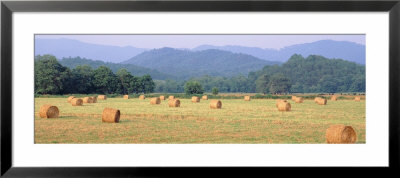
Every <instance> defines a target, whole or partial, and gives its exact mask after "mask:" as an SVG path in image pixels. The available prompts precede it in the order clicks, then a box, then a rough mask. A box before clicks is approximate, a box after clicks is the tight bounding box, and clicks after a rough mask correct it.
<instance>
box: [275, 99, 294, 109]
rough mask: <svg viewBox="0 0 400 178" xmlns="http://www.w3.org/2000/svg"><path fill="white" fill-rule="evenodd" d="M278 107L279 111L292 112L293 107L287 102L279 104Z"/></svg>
mask: <svg viewBox="0 0 400 178" xmlns="http://www.w3.org/2000/svg"><path fill="white" fill-rule="evenodd" d="M276 107H277V108H278V111H290V110H291V109H292V106H291V105H290V103H289V102H287V101H280V102H279V103H277V106H276Z"/></svg>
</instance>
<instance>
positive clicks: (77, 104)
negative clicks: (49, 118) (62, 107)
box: [71, 98, 83, 106]
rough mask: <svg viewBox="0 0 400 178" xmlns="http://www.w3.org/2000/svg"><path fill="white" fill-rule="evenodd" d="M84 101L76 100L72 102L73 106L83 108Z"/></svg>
mask: <svg viewBox="0 0 400 178" xmlns="http://www.w3.org/2000/svg"><path fill="white" fill-rule="evenodd" d="M82 103H83V100H82V99H80V98H74V99H72V100H71V104H72V106H82Z"/></svg>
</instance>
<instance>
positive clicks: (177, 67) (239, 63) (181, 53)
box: [122, 48, 279, 79]
mask: <svg viewBox="0 0 400 178" xmlns="http://www.w3.org/2000/svg"><path fill="white" fill-rule="evenodd" d="M122 64H135V65H138V66H142V67H147V68H151V69H155V70H158V71H160V72H163V73H167V74H170V75H174V76H177V77H179V78H180V79H188V78H191V77H198V76H203V75H210V76H225V77H230V76H236V75H241V74H242V75H247V74H248V73H249V72H251V71H255V70H260V69H261V68H262V67H264V66H265V65H273V64H279V63H278V62H271V61H265V60H261V59H258V58H256V57H254V56H250V55H247V54H236V53H232V52H228V51H222V50H215V49H210V50H203V51H190V50H178V49H173V48H161V49H154V50H150V51H146V52H143V53H141V54H139V55H137V56H135V57H133V58H131V59H129V60H127V61H124V62H122Z"/></svg>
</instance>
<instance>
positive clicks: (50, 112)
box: [39, 105, 60, 118]
mask: <svg viewBox="0 0 400 178" xmlns="http://www.w3.org/2000/svg"><path fill="white" fill-rule="evenodd" d="M59 114H60V113H59V110H58V108H57V106H52V105H43V106H42V107H40V110H39V115H40V117H41V118H58V115H59Z"/></svg>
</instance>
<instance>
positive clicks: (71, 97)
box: [67, 96, 75, 103]
mask: <svg viewBox="0 0 400 178" xmlns="http://www.w3.org/2000/svg"><path fill="white" fill-rule="evenodd" d="M74 98H75V96H70V97H68V99H67V101H68V103H70V102H71V100H72V99H74Z"/></svg>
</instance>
